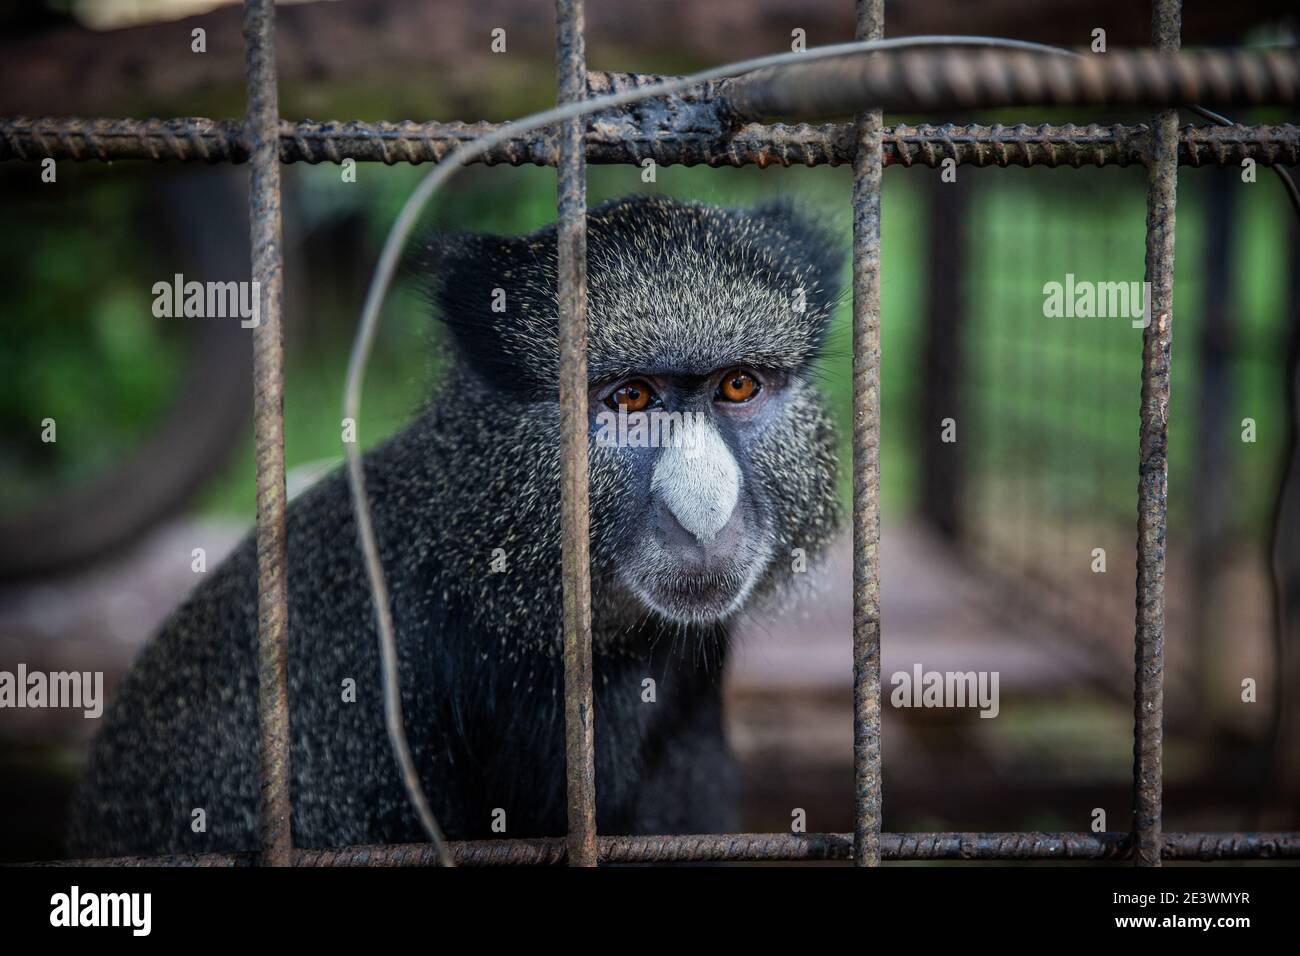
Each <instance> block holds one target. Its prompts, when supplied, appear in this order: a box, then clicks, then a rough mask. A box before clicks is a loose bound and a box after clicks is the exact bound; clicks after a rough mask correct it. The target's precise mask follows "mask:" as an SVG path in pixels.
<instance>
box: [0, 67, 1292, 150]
mask: <svg viewBox="0 0 1300 956" xmlns="http://www.w3.org/2000/svg"><path fill="white" fill-rule="evenodd" d="M646 79H650V78H649V77H647V78H646ZM709 117H710V114H709V112H708V111H703V110H695V111H693V112H692V113H691V115H690V122H689V123H685V124H682V123H679V120H683V119H684V118H685V116H684V114H683V113H681V112H673V111H672V110H670V109H667V108H666V109H664V110H663V111H661V112H658V113H648V112H645V111H637V112H635V113H627V114H618V115H617V116H616V117H615V118H614V119H610V118H608V117H606V116H605V115H604V114H601V118H600V121H599V122H593V123H592V124H591V126H590V127H589V128H588V129H587V131H586V134H585V144H586V158H587V162H589V163H596V164H629V165H638V166H639V165H640V164H641V162H642V160H645V159H652V160H654V162H655V164H656V165H657V166H674V165H680V166H713V167H720V166H748V165H757V166H841V165H847V164H850V163H852V162H853V156H854V154H855V151H856V144H857V139H856V137H857V133H856V127H855V126H854V125H853V124H851V123H828V124H825V125H820V126H810V125H807V124H798V125H788V126H787V125H781V124H777V125H772V126H767V125H763V124H760V123H747V124H744V125H741V126H736V127H729V126H726V125H724V124H723V121H722V117H721V116H720V115H718V113H717V110H716V106H715V108H714V110H713V112H712V118H709ZM500 128H501V127H500V125H499V124H496V123H455V122H453V123H415V122H410V121H407V122H402V123H382V122H381V123H363V122H359V121H348V122H340V121H337V120H326V121H322V122H313V121H311V120H303V121H301V122H297V123H293V122H289V121H287V120H285V121H282V122H281V123H280V160H281V161H282V162H286V163H341V162H342V161H343V160H344V159H353V160H355V161H357V162H359V163H361V162H380V163H387V164H390V165H392V164H396V163H416V164H418V163H439V162H442V161H443V160H444V159H445V158H446V156H447V154H448V153H450V152H451V151H452V150H453V149H455V148H457V147H458V146H460V145H461V144H463V143H467V142H470V141H472V140H474V139H476V138H478V137H479V136H482V135H485V134H487V133H490V132H494V131H496V130H498V129H500ZM1149 136H1150V129H1149V127H1147V126H1144V125H1128V126H1126V125H1110V126H1099V125H1096V124H1091V125H1084V126H1077V125H1074V124H1071V123H1066V124H1063V125H1059V126H1057V125H1051V124H1041V125H1037V126H1029V125H1026V124H1023V123H1022V124H1017V125H1011V126H1006V125H999V124H995V125H992V126H984V125H979V124H968V125H955V124H951V123H949V124H941V125H928V124H922V125H919V126H909V125H905V124H900V125H897V126H889V127H886V128H885V129H884V131H883V141H884V142H883V162H884V164H885V165H886V166H890V165H894V164H896V163H898V164H902V165H904V166H929V167H937V166H939V165H940V164H941V163H942V162H943V160H944V159H948V158H951V159H954V160H956V161H957V163H958V165H963V166H967V165H968V166H1071V167H1075V168H1078V167H1082V166H1110V165H1118V166H1131V165H1140V164H1142V163H1144V162H1146V159H1147V155H1148V152H1149V149H1148V140H1149ZM248 157H249V144H248V140H247V137H246V136H245V133H244V124H243V123H242V122H239V121H235V120H210V119H168V120H158V119H150V120H133V119H99V120H86V119H56V118H41V119H25V118H22V117H18V118H14V119H0V160H11V161H12V160H16V161H26V162H39V161H40V160H42V159H46V158H51V159H55V160H72V161H77V162H94V161H101V162H113V161H116V160H133V159H134V160H151V161H154V162H200V163H227V162H229V163H243V162H247V161H248ZM1244 159H1251V160H1254V162H1255V163H1257V164H1258V165H1260V166H1295V165H1300V126H1297V125H1292V124H1280V125H1262V126H1184V127H1182V128H1181V129H1180V130H1179V131H1178V162H1179V164H1180V165H1184V166H1218V167H1225V166H1232V167H1237V166H1240V165H1241V162H1242V160H1244ZM472 161H473V162H483V163H486V164H488V165H497V164H506V165H511V166H524V165H536V166H555V165H556V164H557V163H558V162H559V151H558V149H557V146H556V141H555V139H554V137H551V136H544V135H525V136H519V137H515V138H512V139H509V140H506V141H505V142H504V143H501V144H500V145H498V146H496V147H494V148H492V149H490V150H489V151H488V152H487V154H486V155H485V156H482V157H475V158H474V159H473V160H472Z"/></svg>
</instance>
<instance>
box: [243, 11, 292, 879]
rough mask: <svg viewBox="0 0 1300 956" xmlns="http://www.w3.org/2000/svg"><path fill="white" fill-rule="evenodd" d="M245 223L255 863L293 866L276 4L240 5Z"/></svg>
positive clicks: (282, 281)
mask: <svg viewBox="0 0 1300 956" xmlns="http://www.w3.org/2000/svg"><path fill="white" fill-rule="evenodd" d="M244 45H245V49H246V52H247V57H248V127H247V136H248V140H249V143H250V145H251V150H252V152H251V157H252V166H251V169H250V171H249V172H250V177H249V222H250V230H251V238H252V248H253V283H254V288H255V289H259V290H260V303H261V316H260V322H258V324H257V326H256V328H254V330H253V389H254V397H253V431H254V443H255V447H256V458H257V616H258V637H257V647H258V667H257V705H258V706H257V711H258V721H259V726H260V728H261V758H262V779H261V814H262V819H261V832H262V860H263V862H264V863H266V864H267V865H270V866H288V865H289V864H290V863H291V862H292V858H291V854H292V847H293V841H292V833H291V815H292V810H293V808H292V806H291V804H290V802H289V595H288V580H287V579H288V571H287V565H288V560H287V557H286V554H287V552H286V546H285V540H286V539H285V484H284V340H283V336H282V333H281V325H280V305H281V297H282V293H283V284H284V277H283V274H282V259H281V242H280V163H279V162H278V157H277V156H276V131H277V130H278V129H279V114H278V110H279V106H278V100H277V92H276V78H275V4H274V3H273V2H272V0H246V2H245V4H244Z"/></svg>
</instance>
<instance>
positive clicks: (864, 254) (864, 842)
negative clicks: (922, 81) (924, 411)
mask: <svg viewBox="0 0 1300 956" xmlns="http://www.w3.org/2000/svg"><path fill="white" fill-rule="evenodd" d="M883 34H884V0H857V30H856V34H855V36H856V39H858V40H878V39H880V38H881V36H882V35H883ZM882 124H883V117H882V114H881V111H880V110H878V109H877V110H868V111H867V112H865V113H860V114H859V115H858V117H857V152H856V155H855V158H854V160H853V767H854V790H855V793H854V800H855V806H854V814H853V860H854V863H855V864H856V865H858V866H879V865H880V185H881V173H882V171H883V157H884V151H883V148H882V145H881V132H882V129H883V125H882Z"/></svg>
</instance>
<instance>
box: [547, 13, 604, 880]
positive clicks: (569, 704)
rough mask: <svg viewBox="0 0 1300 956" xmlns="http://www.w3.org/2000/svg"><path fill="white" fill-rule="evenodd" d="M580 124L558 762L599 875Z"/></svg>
mask: <svg viewBox="0 0 1300 956" xmlns="http://www.w3.org/2000/svg"><path fill="white" fill-rule="evenodd" d="M555 46H556V82H557V85H558V88H559V102H561V103H567V102H571V101H573V100H581V99H585V98H586V95H587V62H586V61H587V58H586V51H585V49H584V44H583V8H582V0H556V2H555ZM585 128H586V119H585V118H579V119H573V120H569V121H567V122H565V123H564V124H563V125H562V127H561V130H560V134H559V135H560V162H559V166H558V169H557V173H558V176H557V180H556V191H557V212H558V229H557V235H558V245H559V248H558V250H557V255H558V260H559V262H558V272H559V283H558V289H557V292H558V297H559V322H560V336H559V338H560V474H561V479H560V482H561V486H560V496H561V514H562V518H561V538H562V541H563V544H562V553H561V573H562V576H563V583H564V738H565V739H564V756H565V769H566V784H567V792H568V806H569V864H570V865H571V866H595V865H596V756H595V736H594V726H593V714H592V687H591V567H590V554H589V546H590V541H589V539H588V524H589V522H588V518H589V510H588V501H587V429H588V425H587V163H586V146H585V143H584V136H583V131H584V130H585Z"/></svg>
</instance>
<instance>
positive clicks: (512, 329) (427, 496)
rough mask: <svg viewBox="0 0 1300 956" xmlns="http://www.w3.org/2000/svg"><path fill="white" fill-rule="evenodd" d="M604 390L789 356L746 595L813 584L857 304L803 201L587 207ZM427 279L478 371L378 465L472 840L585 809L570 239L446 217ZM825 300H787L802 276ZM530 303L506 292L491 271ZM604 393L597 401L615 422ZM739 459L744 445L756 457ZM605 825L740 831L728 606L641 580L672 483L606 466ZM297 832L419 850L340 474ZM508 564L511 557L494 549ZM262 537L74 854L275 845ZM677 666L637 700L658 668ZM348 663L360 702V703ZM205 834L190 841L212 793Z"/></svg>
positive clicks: (164, 688)
mask: <svg viewBox="0 0 1300 956" xmlns="http://www.w3.org/2000/svg"><path fill="white" fill-rule="evenodd" d="M589 250H590V251H589V266H588V269H589V281H590V299H589V314H590V319H589V328H590V349H589V351H590V362H589V364H590V369H591V377H592V380H593V381H599V380H604V379H606V378H609V377H612V376H616V375H619V374H621V373H626V372H632V371H637V370H646V369H651V368H654V369H665V368H668V369H683V370H695V371H701V372H702V371H708V370H712V369H718V368H724V367H727V366H729V365H732V364H735V363H739V362H748V363H751V364H755V365H763V366H770V367H774V368H780V369H783V370H785V371H786V372H787V373H788V374H789V384H788V387H787V388H786V389H785V390H784V394H783V396H782V403H781V405H780V407H779V410H778V412H779V413H774V419H773V421H772V422H771V424H770V425H768V426H767V427H766V428H765V430H764V431H763V433H762V435H761V436H759V437H758V438H757V439H756V440H755V441H753V442H752V443H751V444H750V445H749V446H748V450H747V453H746V454H745V456H744V458H743V460H741V461H740V466H741V469H742V472H743V477H744V479H745V481H746V488H747V490H748V493H749V494H750V495H751V497H752V502H751V504H752V507H753V510H754V513H755V515H756V516H757V517H758V518H759V519H760V521H761V528H762V534H763V538H764V540H765V542H766V545H767V547H768V551H769V552H770V554H771V555H773V556H774V558H773V559H772V560H770V561H769V562H768V563H767V565H766V567H765V568H764V571H763V574H762V576H761V580H760V581H759V583H758V586H756V587H755V588H754V589H753V594H752V595H751V596H750V600H751V601H752V600H754V599H755V598H757V597H760V596H762V597H770V596H771V595H772V594H774V593H779V592H780V591H782V590H784V589H785V588H786V585H788V584H789V583H790V578H791V577H792V574H791V572H790V562H789V560H787V559H786V557H785V556H786V555H788V554H789V552H790V551H791V550H792V549H793V548H803V549H805V550H806V551H807V552H808V554H809V555H810V556H811V555H815V554H816V553H817V552H818V551H819V550H820V549H821V547H822V545H823V544H824V543H825V542H826V540H827V539H828V538H829V536H830V535H831V533H832V531H833V529H834V527H835V524H836V520H837V515H836V508H835V503H834V476H835V460H834V442H833V438H832V433H831V429H830V425H829V423H828V420H827V417H826V415H825V413H824V412H823V410H822V407H821V404H820V399H819V398H818V396H817V394H816V392H815V390H814V389H813V388H812V386H811V385H810V384H809V383H808V376H807V374H806V373H807V371H808V369H809V366H810V363H812V362H813V361H814V360H815V358H816V356H817V354H818V351H819V349H820V347H821V344H822V341H823V339H824V337H825V329H826V323H827V320H828V317H829V314H830V311H831V308H832V307H833V304H834V300H835V297H836V294H837V287H836V282H835V276H836V274H837V272H838V267H839V263H840V258H839V252H838V250H837V249H836V247H835V245H834V244H833V243H832V242H831V241H830V240H829V239H828V238H827V237H826V236H825V235H823V234H822V233H821V232H820V231H819V230H818V229H816V228H814V227H812V226H811V225H809V224H807V223H806V222H805V221H804V220H802V219H801V218H799V217H797V216H795V215H794V214H793V213H792V212H791V210H790V209H789V208H787V207H784V206H775V207H765V208H762V209H759V210H754V211H732V210H722V209H714V208H710V207H707V206H702V205H694V204H685V203H679V202H674V201H669V200H663V199H651V198H635V197H634V198H629V199H624V200H618V201H615V202H612V203H608V204H606V205H604V206H602V207H599V208H597V209H594V210H592V211H591V213H590V233H589ZM427 258H428V263H429V267H430V268H431V269H433V270H436V275H437V277H438V278H437V281H436V282H435V283H434V285H433V288H432V290H431V292H432V296H433V299H434V301H435V303H436V305H437V307H438V311H439V312H440V314H441V318H442V320H443V322H444V323H445V324H446V326H447V327H448V328H449V330H450V332H451V340H452V342H453V343H454V351H455V359H456V360H455V362H454V363H453V366H452V368H451V371H450V372H449V373H448V375H447V376H446V377H445V378H444V380H443V382H442V384H441V386H440V388H439V390H438V392H437V394H436V395H435V396H434V399H433V401H432V402H431V403H430V406H429V408H428V409H427V411H425V412H424V413H423V414H421V415H420V416H418V417H417V418H416V419H415V420H414V421H413V422H412V423H411V424H410V425H409V426H408V427H407V428H405V429H404V430H403V431H401V432H400V433H399V434H397V435H396V436H395V437H393V438H392V439H390V440H389V441H387V442H385V443H384V444H382V445H381V446H379V447H378V448H376V449H374V450H372V451H371V452H369V453H367V455H366V456H365V461H366V473H367V483H368V487H369V493H370V497H371V501H372V507H373V510H374V519H375V527H376V533H377V535H378V538H379V542H380V546H381V550H382V553H383V555H384V568H385V573H386V575H387V578H388V584H389V589H390V594H391V599H392V606H393V616H394V621H395V624H396V629H397V634H398V644H399V647H398V652H399V658H400V669H401V682H402V698H403V706H404V709H405V717H406V726H407V733H408V736H409V738H410V743H411V747H412V750H413V753H414V757H415V761H416V764H417V766H418V767H419V768H420V773H421V777H422V779H423V782H424V787H425V789H426V792H427V793H428V794H429V797H430V800H431V801H432V805H433V808H434V811H435V813H436V814H437V815H438V817H439V819H440V821H441V823H442V825H443V827H444V829H445V830H446V831H447V834H448V835H449V836H450V837H451V838H454V839H467V838H488V837H491V836H494V835H497V834H494V833H492V831H491V821H492V811H493V809H494V808H498V807H500V808H504V809H505V810H506V821H507V826H508V829H507V833H506V835H507V836H515V837H523V836H537V835H559V834H561V833H563V831H564V826H565V823H564V821H565V809H564V756H563V702H562V685H563V681H562V675H561V667H560V656H559V644H560V642H559V632H560V620H559V618H560V579H559V565H560V562H559V462H558V444H559V441H558V439H559V413H558V408H557V405H556V402H555V400H554V397H553V396H554V395H555V393H556V381H557V363H556V350H557V348H556V318H555V311H556V310H555V230H554V227H549V228H546V229H543V230H541V231H539V232H537V233H534V234H532V235H529V236H525V237H520V238H498V237H485V236H452V237H448V236H443V237H439V238H438V239H437V240H435V241H434V242H432V243H431V244H430V245H429V248H428V256H427ZM799 286H802V287H803V288H804V289H805V294H806V296H807V302H808V305H807V309H806V310H805V311H804V312H802V313H797V312H794V311H792V310H791V309H790V308H789V303H790V301H791V297H792V295H793V290H794V288H796V287H799ZM496 287H501V288H504V289H505V290H506V293H507V305H508V309H507V312H506V313H505V314H498V313H494V312H492V311H491V309H490V307H489V305H490V302H491V292H492V289H494V288H496ZM594 412H595V409H593V414H594ZM738 458H739V456H738ZM590 464H591V499H592V579H593V620H594V625H593V626H594V648H595V650H594V653H595V663H594V669H595V708H596V715H597V716H596V750H597V772H596V786H597V803H598V814H597V823H598V826H599V828H600V830H601V831H603V832H605V833H652V832H679V833H686V832H721V831H723V830H726V829H729V828H732V827H734V826H735V825H736V821H735V819H734V816H733V804H732V797H733V772H732V768H731V762H730V758H729V755H728V753H727V748H726V744H725V740H724V737H723V733H722V713H721V696H720V690H721V679H722V667H723V662H724V658H725V653H726V648H727V643H728V639H729V635H728V627H729V620H717V621H712V622H699V623H682V622H677V621H672V620H667V619H665V618H664V617H662V616H661V615H658V614H655V613H653V612H652V611H651V610H649V609H647V608H646V607H645V606H644V605H643V604H641V603H640V602H639V601H638V600H637V599H636V598H635V596H634V595H633V594H631V593H630V592H629V590H628V588H627V587H626V586H625V584H624V583H623V582H622V581H621V580H620V577H619V573H620V568H621V567H622V565H623V563H624V559H625V556H626V555H627V554H628V553H629V552H634V551H635V550H636V549H637V546H638V543H637V541H636V540H630V539H629V534H630V532H631V531H632V529H633V528H634V522H633V516H635V515H637V514H638V513H639V512H640V511H641V510H643V509H644V500H645V496H646V495H647V494H648V481H649V477H648V475H647V474H645V473H644V471H645V469H640V468H637V467H636V465H635V463H634V462H632V461H631V460H630V459H629V457H628V456H626V455H624V454H623V453H622V450H620V449H598V448H596V447H594V446H593V448H592V450H591V455H590ZM288 527H289V595H290V606H289V622H290V648H289V654H290V700H291V703H292V708H291V726H292V750H291V759H292V773H293V777H292V797H293V806H294V814H293V830H294V839H295V842H296V844H297V845H299V846H305V847H320V846H340V845H350V844H366V843H381V842H403V841H420V840H422V839H423V835H422V832H421V830H420V827H419V825H418V822H417V821H416V818H415V816H414V814H413V813H412V811H411V809H410V807H409V806H408V802H407V798H406V796H405V794H404V792H403V790H402V787H401V785H400V781H399V777H398V774H397V772H396V770H395V767H394V762H393V757H392V754H391V751H390V749H389V745H388V740H387V737H386V735H385V732H384V722H383V713H382V708H381V692H380V680H379V655H378V649H377V646H376V637H375V633H374V626H373V609H372V605H371V600H370V594H369V590H368V588H367V586H366V576H365V572H364V568H363V566H362V563H361V559H360V555H359V551H358V548H357V544H356V534H355V528H354V525H353V520H352V514H351V505H350V500H349V497H348V490H347V486H346V483H345V481H344V479H343V477H342V475H341V474H340V473H336V474H334V475H332V476H331V477H329V478H327V479H325V480H324V481H322V482H321V483H320V484H318V485H317V486H316V487H314V488H313V489H311V490H310V491H309V492H307V493H306V494H305V495H304V496H303V497H302V498H300V499H299V500H297V501H295V502H294V504H293V505H292V506H291V507H290V510H289V519H288ZM496 548H501V549H503V550H504V551H505V554H506V560H507V570H506V571H505V572H504V573H494V572H493V571H492V569H491V562H492V555H493V549H496ZM255 577H256V575H255V554H254V548H253V544H252V542H251V540H250V541H245V542H244V543H243V544H242V545H241V546H240V547H239V548H238V549H237V551H236V552H235V553H234V554H233V555H232V556H231V558H230V559H229V560H227V561H226V562H225V563H224V564H223V565H222V566H221V567H220V568H219V569H217V570H216V571H214V572H212V573H210V574H209V575H208V577H207V579H206V580H205V581H204V582H203V583H202V585H201V586H200V587H199V588H198V589H197V590H196V591H195V592H194V594H193V595H192V596H191V598H190V599H189V600H188V601H186V602H185V603H184V604H183V605H182V606H181V607H180V608H179V609H177V610H176V611H175V612H174V613H173V614H172V616H171V617H170V618H169V620H168V621H167V623H166V624H165V625H164V627H163V628H162V631H161V633H160V634H159V635H158V636H157V637H156V638H155V640H154V641H153V642H152V643H151V644H150V645H149V646H148V647H147V648H146V649H145V651H144V652H143V653H142V655H141V657H140V659H139V660H138V661H137V662H136V664H135V667H134V668H133V670H132V672H131V674H130V675H129V677H128V678H127V679H126V681H125V683H124V684H123V686H122V687H121V689H120V690H119V692H118V693H117V695H116V700H115V701H113V702H112V705H111V706H110V709H109V713H108V715H107V716H106V717H105V721H104V726H103V728H102V729H101V732H100V734H99V735H98V737H97V739H96V741H95V743H94V745H93V747H92V750H91V754H90V758H89V762H88V765H87V768H86V770H85V773H84V776H83V779H82V781H81V783H80V785H79V786H78V788H77V792H76V795H75V798H74V806H73V815H72V825H71V831H70V841H69V842H70V847H69V849H70V852H71V853H72V854H73V855H78V856H85V855H119V854H133V853H160V852H216V851H230V850H247V849H254V848H256V846H257V844H258V840H257V807H258V784H257V780H258V755H257V715H256V703H255V701H256V682H257V677H256V655H255V645H256V631H257V614H256V590H255ZM646 677H653V678H654V679H655V680H656V682H657V697H658V700H657V703H653V704H649V703H643V702H642V699H641V692H642V680H643V679H644V678H646ZM345 678H353V679H355V681H356V685H357V700H356V702H355V703H344V702H343V700H342V690H341V687H342V682H343V681H344V679H345ZM200 807H201V808H203V809H204V810H205V811H206V817H207V830H206V832H204V833H195V832H193V831H192V830H191V826H190V823H191V812H192V810H193V809H194V808H200Z"/></svg>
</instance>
